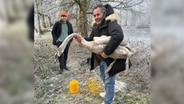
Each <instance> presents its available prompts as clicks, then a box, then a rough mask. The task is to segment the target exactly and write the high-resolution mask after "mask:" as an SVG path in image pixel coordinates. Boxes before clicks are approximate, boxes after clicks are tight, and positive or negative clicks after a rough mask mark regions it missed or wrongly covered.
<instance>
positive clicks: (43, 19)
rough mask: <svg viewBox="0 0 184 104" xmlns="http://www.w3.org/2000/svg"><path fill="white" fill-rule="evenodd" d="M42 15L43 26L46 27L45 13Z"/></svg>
mask: <svg viewBox="0 0 184 104" xmlns="http://www.w3.org/2000/svg"><path fill="white" fill-rule="evenodd" d="M41 17H42V24H43V27H44V28H46V27H47V26H46V23H45V15H44V14H41Z"/></svg>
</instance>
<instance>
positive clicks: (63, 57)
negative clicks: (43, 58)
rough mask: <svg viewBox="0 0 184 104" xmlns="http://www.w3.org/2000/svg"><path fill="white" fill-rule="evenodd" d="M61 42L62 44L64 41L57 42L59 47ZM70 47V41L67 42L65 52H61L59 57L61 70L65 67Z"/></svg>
mask: <svg viewBox="0 0 184 104" xmlns="http://www.w3.org/2000/svg"><path fill="white" fill-rule="evenodd" d="M61 44H62V42H60V41H58V42H57V47H59V46H60V45H61ZM69 47H70V42H69V43H68V44H67V46H66V48H65V50H64V52H63V54H61V55H60V57H59V58H58V59H59V67H60V70H63V68H64V67H65V66H66V62H67V58H68V50H69Z"/></svg>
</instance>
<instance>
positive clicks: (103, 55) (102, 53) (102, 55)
mask: <svg viewBox="0 0 184 104" xmlns="http://www.w3.org/2000/svg"><path fill="white" fill-rule="evenodd" d="M100 55H101V57H102V58H107V57H108V56H107V55H106V54H105V53H104V52H101V53H100Z"/></svg>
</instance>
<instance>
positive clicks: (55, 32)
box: [52, 20, 73, 45]
mask: <svg viewBox="0 0 184 104" xmlns="http://www.w3.org/2000/svg"><path fill="white" fill-rule="evenodd" d="M66 24H67V26H68V35H69V34H71V33H73V27H72V24H71V23H70V22H69V21H67V22H66ZM61 26H62V21H61V20H60V21H57V22H56V23H55V24H54V27H53V28H52V38H53V40H52V44H53V45H57V43H56V41H57V39H58V38H59V36H60V34H61V32H62V30H61Z"/></svg>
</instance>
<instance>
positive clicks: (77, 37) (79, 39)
mask: <svg viewBox="0 0 184 104" xmlns="http://www.w3.org/2000/svg"><path fill="white" fill-rule="evenodd" d="M74 38H75V40H76V41H77V42H79V43H81V41H82V37H81V36H80V35H77V36H75V37H74Z"/></svg>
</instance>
